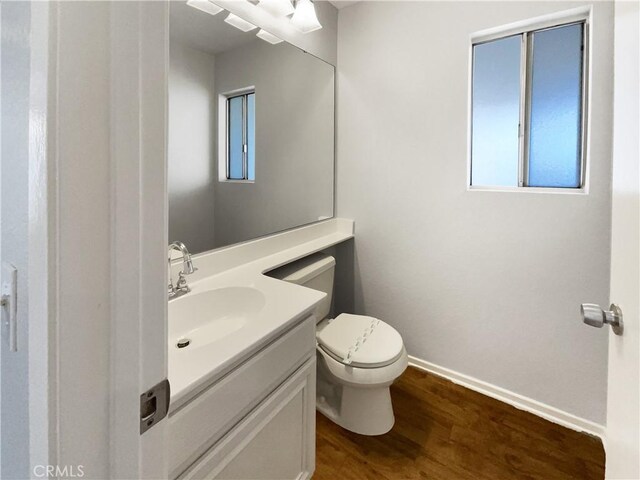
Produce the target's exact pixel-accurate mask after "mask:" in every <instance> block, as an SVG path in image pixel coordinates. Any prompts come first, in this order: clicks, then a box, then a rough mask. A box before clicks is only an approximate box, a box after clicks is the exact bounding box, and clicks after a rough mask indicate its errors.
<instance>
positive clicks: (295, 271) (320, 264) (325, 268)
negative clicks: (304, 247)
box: [267, 253, 336, 321]
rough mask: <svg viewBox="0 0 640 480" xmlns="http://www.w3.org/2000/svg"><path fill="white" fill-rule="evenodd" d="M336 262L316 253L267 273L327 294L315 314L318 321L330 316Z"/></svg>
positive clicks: (329, 257)
mask: <svg viewBox="0 0 640 480" xmlns="http://www.w3.org/2000/svg"><path fill="white" fill-rule="evenodd" d="M335 266H336V261H335V259H334V258H333V257H331V256H329V255H325V254H324V253H314V254H313V255H309V256H308V257H304V258H302V259H300V260H297V261H295V262H292V263H289V264H287V265H284V266H282V267H280V268H277V269H275V270H272V271H271V272H269V273H267V275H269V276H270V277H273V278H278V279H280V280H284V281H285V282H291V283H295V284H296V285H302V286H304V287H307V288H312V289H314V290H319V291H321V292H324V293H326V294H327V296H326V297H325V298H324V300H322V302H320V304H319V305H318V306H317V307H316V310H315V311H314V312H313V313H314V315H315V316H316V319H317V320H318V321H320V320H322V319H324V318H326V317H327V315H329V311H330V310H331V298H332V296H333V274H334V271H335Z"/></svg>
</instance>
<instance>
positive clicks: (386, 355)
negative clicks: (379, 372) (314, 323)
mask: <svg viewBox="0 0 640 480" xmlns="http://www.w3.org/2000/svg"><path fill="white" fill-rule="evenodd" d="M316 339H317V341H318V347H319V348H321V349H322V351H323V352H325V353H326V354H327V355H329V356H331V357H332V358H333V359H334V360H336V361H338V362H340V363H342V364H343V365H347V366H351V367H356V368H380V367H385V366H387V365H391V364H393V363H394V362H396V361H397V360H398V359H399V358H400V357H401V356H402V353H403V352H404V345H403V342H402V337H401V336H400V334H399V333H398V332H397V331H396V330H395V329H394V328H393V327H392V326H391V325H388V324H386V323H385V322H383V321H382V320H378V319H377V318H374V317H367V316H364V315H351V314H347V313H343V314H341V315H338V317H336V318H335V319H334V320H332V321H329V322H328V323H327V324H326V325H324V326H323V328H321V329H319V330H318V332H317V334H316Z"/></svg>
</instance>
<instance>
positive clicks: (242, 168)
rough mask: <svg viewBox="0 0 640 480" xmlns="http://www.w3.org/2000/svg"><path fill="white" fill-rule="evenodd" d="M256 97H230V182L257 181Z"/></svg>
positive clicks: (253, 94)
mask: <svg viewBox="0 0 640 480" xmlns="http://www.w3.org/2000/svg"><path fill="white" fill-rule="evenodd" d="M255 125H256V94H255V92H246V93H243V94H239V95H233V96H229V97H227V131H226V135H227V168H226V179H227V180H239V181H242V180H248V181H254V180H255V179H256V157H255V144H256V128H255Z"/></svg>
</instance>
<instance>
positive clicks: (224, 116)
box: [218, 86, 256, 184]
mask: <svg viewBox="0 0 640 480" xmlns="http://www.w3.org/2000/svg"><path fill="white" fill-rule="evenodd" d="M251 93H253V94H254V95H255V94H256V88H255V86H249V87H245V88H240V89H237V90H232V91H230V92H225V93H222V94H220V95H218V182H224V183H239V184H242V183H246V184H253V183H255V179H254V180H249V179H248V178H244V179H234V178H229V108H228V101H229V99H231V98H234V97H239V96H244V95H249V94H251ZM247 161H248V160H247V159H246V158H245V159H244V160H243V173H244V175H243V176H245V177H247V176H248V172H247V168H248V167H247Z"/></svg>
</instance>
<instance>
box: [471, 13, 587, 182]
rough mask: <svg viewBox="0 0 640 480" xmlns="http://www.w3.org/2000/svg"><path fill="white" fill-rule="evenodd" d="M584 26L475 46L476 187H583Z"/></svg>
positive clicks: (473, 138) (473, 176)
mask: <svg viewBox="0 0 640 480" xmlns="http://www.w3.org/2000/svg"><path fill="white" fill-rule="evenodd" d="M586 29H587V28H586V23H585V21H578V22H575V23H569V24H564V25H558V26H552V27H548V28H544V29H539V30H531V31H527V32H523V33H520V34H517V35H511V36H506V37H504V36H503V37H502V38H491V39H489V40H487V41H483V42H478V43H474V45H473V70H472V92H471V95H472V114H471V176H470V177H471V182H470V183H471V185H472V186H485V187H488V186H490V187H550V188H581V187H582V186H583V165H584V125H585V111H584V110H585V109H584V91H585V77H586V75H585V64H586V60H585V59H586V56H585V48H584V46H585V44H586Z"/></svg>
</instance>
